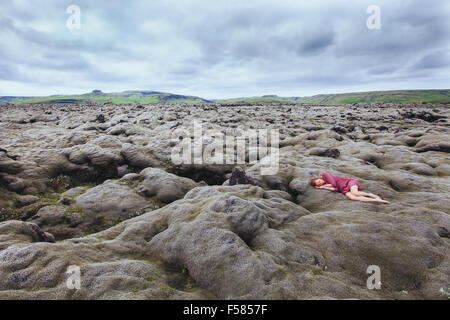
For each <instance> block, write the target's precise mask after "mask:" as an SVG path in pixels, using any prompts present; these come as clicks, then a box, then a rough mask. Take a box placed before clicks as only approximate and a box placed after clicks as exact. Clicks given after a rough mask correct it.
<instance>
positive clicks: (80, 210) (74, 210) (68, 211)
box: [64, 206, 83, 217]
mask: <svg viewBox="0 0 450 320" xmlns="http://www.w3.org/2000/svg"><path fill="white" fill-rule="evenodd" d="M72 213H80V214H83V207H81V206H77V207H74V206H72V207H69V208H67V209H66V210H65V211H64V215H65V216H66V217H67V216H68V215H70V214H72Z"/></svg>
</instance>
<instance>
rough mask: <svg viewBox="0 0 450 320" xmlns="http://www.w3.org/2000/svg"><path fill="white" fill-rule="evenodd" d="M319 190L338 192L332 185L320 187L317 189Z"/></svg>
mask: <svg viewBox="0 0 450 320" xmlns="http://www.w3.org/2000/svg"><path fill="white" fill-rule="evenodd" d="M316 188H317V189H325V190H330V191H336V188H335V187H333V186H332V185H331V184H330V185H323V186H320V187H316Z"/></svg>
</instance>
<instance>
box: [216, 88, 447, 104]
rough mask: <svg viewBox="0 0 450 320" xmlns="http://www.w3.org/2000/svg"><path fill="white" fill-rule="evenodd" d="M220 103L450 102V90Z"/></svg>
mask: <svg viewBox="0 0 450 320" xmlns="http://www.w3.org/2000/svg"><path fill="white" fill-rule="evenodd" d="M218 102H219V103H237V102H244V103H295V104H351V103H372V102H396V103H414V102H430V103H444V102H450V90H398V91H373V92H355V93H344V94H320V95H315V96H311V97H276V98H274V97H270V98H263V97H253V98H239V99H227V100H220V101H218Z"/></svg>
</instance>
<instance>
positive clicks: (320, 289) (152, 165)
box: [0, 103, 450, 299]
mask: <svg viewBox="0 0 450 320" xmlns="http://www.w3.org/2000/svg"><path fill="white" fill-rule="evenodd" d="M0 110H1V113H0V210H1V212H0V299H16V298H20V299H35V298H50V299H331V298H337V299H354V298H357V299H446V297H445V296H443V295H442V294H441V293H440V292H439V290H440V288H448V287H450V216H449V214H450V209H449V208H450V197H449V195H450V156H449V151H450V142H449V141H450V130H449V114H450V108H449V106H448V105H438V104H433V105H432V104H416V105H398V104H389V103H385V104H354V105H336V106H332V105H330V106H318V105H314V106H305V105H237V104H235V105H216V104H198V105H181V104H179V105H167V104H166V105H162V104H161V105H143V106H142V105H128V106H123V105H120V106H119V105H107V104H105V105H81V106H80V105H26V106H14V105H4V106H1V107H0ZM194 120H199V121H203V123H204V127H205V128H213V129H217V130H221V131H223V132H225V131H226V132H227V134H233V132H234V133H236V132H237V131H238V129H241V130H246V129H251V128H253V129H266V128H275V129H279V130H280V139H281V141H280V147H281V149H280V169H279V172H278V173H277V174H276V175H272V176H262V175H261V172H260V170H259V169H260V167H259V165H258V164H254V165H253V164H252V165H250V164H248V165H244V166H242V167H243V169H244V170H245V171H246V173H247V175H248V178H249V179H247V180H246V179H244V180H242V179H239V178H235V177H233V178H232V179H231V180H232V183H231V185H230V181H229V180H228V179H229V178H230V176H231V172H232V170H233V166H231V165H181V166H180V165H175V164H174V163H173V162H172V161H171V158H170V154H171V150H172V149H173V147H174V146H175V145H176V143H177V139H176V138H174V136H173V131H174V130H175V129H179V128H186V130H189V131H190V132H192V130H193V121H194ZM323 171H328V172H331V173H335V174H338V175H342V176H353V177H356V178H357V179H358V180H359V181H360V183H361V185H362V187H363V189H365V190H370V191H371V192H373V193H376V194H379V195H381V196H382V197H383V198H385V199H387V200H389V201H391V202H392V204H391V205H381V204H373V203H361V202H355V201H350V200H348V199H347V198H346V197H345V196H344V195H342V194H339V193H333V192H330V191H326V190H317V189H314V188H312V187H310V186H308V180H309V179H310V178H311V177H315V176H317V175H318V174H319V173H320V172H323ZM246 182H247V183H249V184H241V183H246ZM72 265H76V266H79V267H80V270H81V289H80V290H74V289H68V288H67V286H66V280H67V277H68V274H67V273H66V271H67V268H68V267H69V266H72ZM370 265H377V266H379V267H380V270H381V282H382V287H381V289H380V290H368V289H367V287H366V281H367V278H368V277H369V274H367V273H366V270H367V268H368V266H370Z"/></svg>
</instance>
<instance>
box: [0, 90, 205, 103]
mask: <svg viewBox="0 0 450 320" xmlns="http://www.w3.org/2000/svg"><path fill="white" fill-rule="evenodd" d="M88 102H99V103H108V102H109V103H115V104H128V103H142V104H145V103H162V102H168V103H171V102H180V103H181V102H183V103H195V102H210V101H208V100H206V99H202V98H199V97H194V96H184V95H178V94H172V93H164V92H158V91H149V90H143V91H124V92H113V93H103V92H102V91H100V90H93V91H92V92H91V93H86V94H80V95H64V96H48V97H0V104H6V103H14V104H24V103H48V104H50V103H88Z"/></svg>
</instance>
